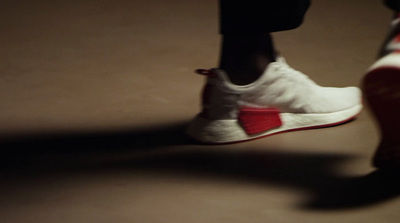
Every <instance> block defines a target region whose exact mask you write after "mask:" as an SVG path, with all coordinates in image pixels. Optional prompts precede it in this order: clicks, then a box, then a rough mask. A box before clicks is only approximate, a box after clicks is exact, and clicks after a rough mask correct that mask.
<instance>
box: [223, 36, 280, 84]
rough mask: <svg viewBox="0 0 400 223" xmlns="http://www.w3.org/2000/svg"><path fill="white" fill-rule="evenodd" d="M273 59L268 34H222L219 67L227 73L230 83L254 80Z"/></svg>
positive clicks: (271, 42) (247, 82)
mask: <svg viewBox="0 0 400 223" xmlns="http://www.w3.org/2000/svg"><path fill="white" fill-rule="evenodd" d="M273 61H275V50H274V46H273V41H272V38H271V35H270V34H260V35H224V36H223V39H222V49H221V58H220V64H219V68H220V69H222V70H224V71H225V72H226V73H227V74H228V76H229V78H230V79H231V81H232V83H234V84H238V85H245V84H250V83H252V82H254V81H255V80H257V79H258V78H259V77H260V76H261V75H262V74H263V72H264V70H265V68H266V67H267V66H268V64H269V63H270V62H273Z"/></svg>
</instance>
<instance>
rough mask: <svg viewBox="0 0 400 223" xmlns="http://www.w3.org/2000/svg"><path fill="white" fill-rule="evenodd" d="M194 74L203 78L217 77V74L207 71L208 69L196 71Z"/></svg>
mask: <svg viewBox="0 0 400 223" xmlns="http://www.w3.org/2000/svg"><path fill="white" fill-rule="evenodd" d="M195 73H197V74H200V75H203V76H207V77H216V76H217V74H216V73H215V72H214V71H213V70H209V69H196V70H195Z"/></svg>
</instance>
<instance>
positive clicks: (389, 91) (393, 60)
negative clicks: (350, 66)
mask: <svg viewBox="0 0 400 223" xmlns="http://www.w3.org/2000/svg"><path fill="white" fill-rule="evenodd" d="M384 2H385V4H386V5H387V6H388V7H389V8H391V9H392V10H393V12H394V14H395V17H394V19H393V20H392V22H391V28H390V31H389V33H388V35H387V38H386V40H385V41H384V44H383V46H382V49H381V51H380V55H379V59H378V60H377V61H376V62H375V63H374V64H373V65H372V66H371V67H370V68H369V69H368V72H367V74H366V75H365V77H364V80H363V88H364V93H365V97H366V99H367V102H368V104H369V107H370V108H371V110H372V113H373V114H374V117H375V119H376V121H377V123H378V125H379V130H380V134H381V141H380V145H379V146H378V148H377V151H376V153H375V155H374V158H373V163H374V165H375V166H376V167H378V168H394V167H395V168H399V167H400V131H399V129H398V128H399V126H400V115H399V114H400V14H399V11H400V0H385V1H384Z"/></svg>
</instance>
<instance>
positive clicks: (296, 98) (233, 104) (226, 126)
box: [187, 58, 362, 144]
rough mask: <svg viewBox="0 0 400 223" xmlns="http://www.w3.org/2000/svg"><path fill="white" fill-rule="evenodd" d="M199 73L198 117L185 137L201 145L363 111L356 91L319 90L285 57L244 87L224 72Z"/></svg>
mask: <svg viewBox="0 0 400 223" xmlns="http://www.w3.org/2000/svg"><path fill="white" fill-rule="evenodd" d="M198 73H200V74H203V75H205V76H207V81H206V85H205V88H204V90H203V98H202V100H203V101H202V112H201V113H200V114H198V115H197V116H196V117H195V118H194V120H193V121H192V122H191V123H190V125H189V127H188V129H187V134H188V135H189V136H190V137H192V138H193V139H195V140H197V141H199V142H202V143H208V144H220V143H232V142H239V141H246V140H251V139H256V138H259V137H264V136H268V135H272V134H276V133H280V132H287V131H293V130H300V129H308V128H317V127H326V126H332V125H337V124H341V123H344V122H347V121H349V120H351V119H353V118H355V116H356V115H357V114H358V113H359V112H360V111H361V109H362V103H361V91H360V90H359V89H358V88H356V87H347V88H330V87H321V86H319V85H317V84H316V83H314V82H313V81H312V80H310V79H309V78H308V77H307V76H306V75H304V74H302V73H300V72H299V71H296V70H294V69H292V68H291V67H289V66H288V65H287V64H286V62H285V60H284V59H283V58H278V60H277V62H273V63H270V64H269V66H268V67H267V69H266V70H265V72H264V74H263V75H262V76H261V77H260V78H259V79H258V80H257V81H255V82H254V83H252V84H249V85H244V86H239V85H235V84H233V83H232V82H230V81H229V79H228V77H227V76H226V74H225V73H224V71H222V70H218V69H211V70H198Z"/></svg>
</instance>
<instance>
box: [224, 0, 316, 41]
mask: <svg viewBox="0 0 400 223" xmlns="http://www.w3.org/2000/svg"><path fill="white" fill-rule="evenodd" d="M219 4H220V33H221V34H262V33H270V32H276V31H283V30H289V29H294V28H297V27H298V26H300V25H301V23H302V22H303V18H304V15H305V13H306V11H307V9H308V8H309V7H310V4H311V0H246V1H234V0H219Z"/></svg>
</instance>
